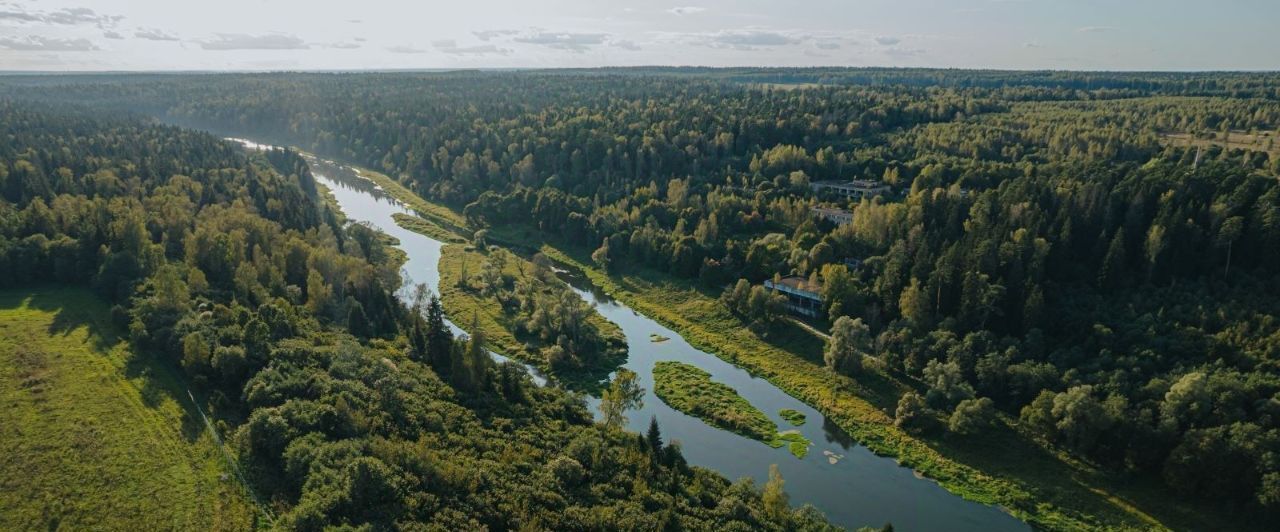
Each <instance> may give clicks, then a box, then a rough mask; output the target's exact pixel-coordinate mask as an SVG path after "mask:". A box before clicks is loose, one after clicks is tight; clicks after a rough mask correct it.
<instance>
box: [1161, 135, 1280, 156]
mask: <svg viewBox="0 0 1280 532" xmlns="http://www.w3.org/2000/svg"><path fill="white" fill-rule="evenodd" d="M1211 135H1212V137H1211V138H1204V137H1196V136H1194V135H1191V134H1190V133H1162V134H1161V135H1160V138H1161V139H1162V140H1163V141H1164V142H1166V143H1168V144H1170V145H1173V146H1191V147H1205V148H1207V147H1209V146H1218V147H1225V148H1228V149H1232V150H1245V151H1254V152H1264V153H1271V154H1275V155H1280V139H1278V138H1276V133H1275V132H1273V131H1261V132H1258V133H1253V134H1251V133H1249V132H1247V131H1232V132H1231V133H1230V134H1224V133H1222V132H1216V133H1211Z"/></svg>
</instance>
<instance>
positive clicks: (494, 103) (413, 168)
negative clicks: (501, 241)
mask: <svg viewBox="0 0 1280 532" xmlns="http://www.w3.org/2000/svg"><path fill="white" fill-rule="evenodd" d="M3 86H4V88H3V89H0V90H3V91H4V93H6V94H10V95H13V96H18V97H26V98H37V99H43V100H48V101H76V102H82V103H86V104H91V105H95V106H98V107H102V108H106V109H112V110H116V111H134V112H142V113H146V114H149V115H153V116H156V117H159V118H161V119H163V120H165V121H169V122H173V123H178V124H184V125H190V126H198V127H202V128H206V129H210V130H214V131H218V132H222V133H228V134H241V135H255V136H257V137H259V138H264V139H268V140H272V141H277V142H281V143H287V144H292V145H297V146H301V147H303V148H305V149H308V150H313V151H315V152H317V153H321V154H326V155H329V156H333V157H337V158H341V159H345V160H349V161H354V162H357V163H361V164H365V165H369V166H372V167H377V168H380V169H382V170H384V171H386V172H388V173H389V174H392V175H396V176H400V178H401V179H402V180H403V181H404V182H405V183H406V184H407V185H409V186H410V187H412V188H413V189H414V190H416V191H417V192H419V193H420V194H423V195H425V196H428V197H431V198H434V199H436V200H439V201H442V202H445V203H448V204H451V205H454V206H456V207H458V208H462V209H465V211H464V212H465V213H466V215H467V217H468V219H469V221H471V222H472V223H473V224H475V225H476V226H480V227H484V226H493V227H501V226H504V225H512V224H515V225H522V226H533V227H536V228H539V229H542V230H544V231H547V232H549V233H554V234H556V235H558V238H561V239H563V240H564V241H565V242H567V243H570V244H572V245H578V246H582V247H585V248H587V249H588V250H592V251H594V253H593V257H594V258H595V260H596V262H597V263H598V264H600V265H601V266H602V267H606V268H621V267H637V266H642V267H647V268H652V269H657V270H661V271H664V272H667V273H669V274H671V275H674V276H677V277H683V278H689V279H696V280H697V281H698V282H700V283H702V284H703V285H704V286H705V287H707V289H708V290H714V291H719V290H721V289H723V288H725V287H728V290H729V293H728V294H727V297H726V298H725V300H726V301H728V302H734V301H737V302H739V303H735V304H734V307H735V308H734V310H735V312H736V313H738V314H739V315H740V316H741V317H742V319H743V323H744V326H746V325H748V324H750V325H751V326H752V327H753V328H754V329H756V330H758V331H759V332H760V334H768V328H769V322H770V321H771V319H773V318H774V317H775V316H774V314H777V312H776V311H771V310H770V308H774V307H776V306H771V305H769V304H768V301H767V297H766V295H761V296H758V297H753V296H752V294H750V293H749V290H748V292H746V293H743V294H741V295H735V294H734V291H735V282H736V281H738V280H739V279H745V280H746V282H747V283H749V284H748V285H747V286H750V283H759V282H761V281H763V280H765V279H770V278H774V277H775V276H786V275H799V276H803V277H807V278H809V279H811V280H812V281H814V282H815V283H819V284H820V285H821V286H822V295H823V299H824V303H823V304H824V311H825V314H826V316H827V319H828V321H830V322H832V323H834V324H835V325H836V329H837V331H839V334H840V337H841V338H842V339H841V340H840V342H842V344H841V346H840V347H839V348H838V349H834V350H832V351H831V352H833V353H835V355H832V356H830V357H829V358H828V360H830V361H832V365H833V370H835V371H841V372H846V373H855V372H857V371H859V370H860V369H859V368H860V366H861V365H860V364H851V363H848V360H849V356H848V355H840V354H839V353H860V352H865V353H867V354H870V355H873V356H875V357H876V358H877V359H879V360H880V361H882V362H883V363H884V364H885V365H886V367H888V368H890V370H891V371H894V372H899V373H901V374H903V375H906V376H908V377H909V378H912V379H915V380H917V381H918V382H921V383H923V384H924V386H925V388H926V389H927V394H925V395H924V396H922V397H919V396H912V395H908V396H906V397H904V398H903V403H902V404H901V405H900V407H899V409H898V411H899V414H900V416H899V417H900V421H901V422H903V424H904V425H910V422H909V420H910V419H913V418H914V416H915V414H916V413H917V412H919V411H921V410H922V409H928V410H933V411H938V412H946V413H948V414H947V415H948V416H950V419H951V426H953V427H955V430H956V431H957V432H961V433H964V432H972V431H974V430H981V427H982V426H983V425H984V423H985V418H988V417H989V416H990V415H991V411H992V410H993V409H998V410H1002V411H1004V412H1005V413H1007V414H1008V415H1010V416H1013V417H1015V418H1017V419H1019V420H1020V421H1019V423H1018V424H1019V428H1020V429H1024V430H1026V431H1029V432H1030V433H1032V434H1034V435H1036V436H1037V437H1039V438H1042V439H1043V441H1044V442H1045V444H1046V445H1049V446H1052V447H1054V448H1056V449H1059V450H1064V451H1067V452H1070V453H1073V454H1074V455H1076V456H1077V457H1080V458H1083V459H1086V460H1088V461H1090V462H1092V463H1096V464H1099V465H1101V466H1104V467H1106V468H1109V469H1111V470H1114V471H1119V472H1122V473H1123V474H1127V475H1132V476H1134V477H1135V478H1156V479H1159V481H1160V482H1162V483H1164V484H1165V485H1167V486H1168V487H1169V488H1170V489H1171V490H1173V491H1174V492H1176V493H1178V494H1180V495H1182V496H1188V497H1192V496H1194V497H1201V498H1207V499H1217V500H1222V501H1226V502H1227V503H1228V504H1231V505H1234V507H1238V508H1246V509H1248V510H1249V511H1259V512H1274V511H1276V510H1277V508H1280V462H1278V461H1277V460H1276V456H1280V454H1278V453H1280V372H1278V369H1280V368H1278V367H1277V364H1278V362H1280V322H1278V321H1277V318H1276V316H1277V315H1280V308H1277V305H1278V304H1280V303H1277V302H1278V301H1280V298H1278V297H1277V296H1278V295H1280V182H1278V181H1277V176H1278V175H1280V150H1278V149H1277V146H1276V138H1277V137H1278V136H1280V101H1277V100H1278V99H1280V79H1277V76H1276V75H1274V74H1265V73H1264V74H1247V73H1239V74H1226V73H1221V74H1220V73H1196V74H1176V73H1167V74H1166V73H1140V74H1128V73H1067V72H1031V73H1013V72H998V71H976V72H975V71H942V70H936V71H935V70H895V69H729V70H705V69H610V70H601V71H556V72H523V73H522V72H515V73H510V72H457V73H396V74H390V73H388V74H270V75H268V74H262V75H202V76H167V75H156V76H124V75H111V76H81V77H65V78H63V77H25V78H13V79H8V80H6V81H5V82H4V83H3ZM1171 135H1186V136H1187V138H1191V139H1194V140H1195V141H1196V143H1195V144H1179V143H1177V142H1173V141H1172V140H1171ZM1233 138H1234V139H1237V142H1233V141H1232V139H1233ZM1239 139H1248V142H1247V143H1245V145H1243V146H1241V145H1240V142H1238V141H1239ZM20 153H21V150H18V151H15V150H14V149H10V153H0V157H5V158H6V159H10V160H8V161H7V163H6V164H8V165H9V169H8V174H9V175H10V176H14V175H26V174H25V173H24V172H28V173H29V172H31V170H29V169H24V168H26V167H27V166H31V165H32V164H34V163H30V164H21V162H20V161H23V160H29V159H32V158H31V157H26V158H23V157H22V156H20V155H18V154H20ZM15 157H16V158H15ZM40 175H42V176H45V177H43V178H42V181H30V182H38V183H48V184H41V185H38V186H39V187H42V188H39V189H35V190H24V189H22V187H21V186H19V187H17V188H14V187H13V186H6V188H5V193H6V198H7V200H8V201H9V202H13V204H14V205H16V206H14V207H9V209H10V210H11V211H12V212H13V214H10V215H9V216H8V217H7V218H8V219H12V220H27V219H29V218H30V217H32V216H33V215H32V214H17V212H18V210H19V209H22V210H23V212H26V211H31V210H32V209H33V207H31V205H30V202H31V199H32V198H34V197H37V196H47V195H48V194H50V193H52V192H55V191H57V192H58V193H63V192H62V190H63V189H61V188H58V187H65V186H86V185H84V184H78V183H79V182H80V181H85V180H84V179H83V178H80V177H79V176H80V174H78V173H76V172H71V175H72V176H75V177H74V178H71V179H69V181H70V183H72V184H71V185H61V184H59V183H61V181H60V180H59V178H58V177H57V176H59V175H60V174H59V172H58V169H57V167H56V165H54V166H49V165H48V164H45V165H43V167H42V169H41V170H40ZM850 178H865V179H873V180H881V181H883V182H885V183H887V184H889V185H891V186H893V187H894V192H893V193H891V194H888V195H887V197H880V198H876V199H868V200H861V201H856V202H853V201H842V200H833V199H832V198H831V197H829V196H823V195H821V194H815V193H814V191H812V190H811V189H810V186H809V185H810V184H811V183H813V182H816V181H820V180H833V179H850ZM90 181H92V182H94V183H96V181H93V180H90ZM14 182H15V181H14V179H13V178H12V177H11V178H10V180H9V181H7V183H14ZM18 182H20V183H28V182H29V180H28V179H25V178H23V179H20V180H18ZM24 186H28V185H24ZM28 188H29V186H28ZM10 189H13V191H12V192H10ZM72 190H75V189H72ZM188 195H189V194H188ZM252 197H253V196H252V194H249V195H248V197H247V198H246V200H245V201H249V200H248V198H252ZM188 201H198V200H197V199H188ZM818 205H825V206H828V207H837V208H845V209H848V210H850V211H852V218H853V221H852V223H849V224H846V225H840V226H836V225H834V224H832V223H830V222H828V221H824V220H820V219H815V218H814V217H813V216H812V214H811V208H812V207H815V206H818ZM257 209H258V210H259V211H260V212H265V213H270V212H272V211H271V210H270V206H269V205H262V206H257ZM279 216H284V217H285V218H284V220H291V221H290V222H289V223H292V224H295V225H298V227H297V228H296V230H297V231H298V232H300V233H302V232H305V231H318V230H317V229H313V228H312V226H309V225H305V224H307V223H310V224H313V225H314V224H318V223H319V222H317V221H316V219H311V218H308V217H307V215H305V214H302V213H299V214H297V215H296V216H297V217H298V219H296V220H294V219H293V218H291V217H289V216H287V213H280V214H279ZM36 217H37V218H38V217H39V216H38V215H36ZM317 219H318V218H317ZM27 223H30V222H25V221H24V222H22V223H21V224H19V223H17V222H14V223H13V224H11V225H14V227H27V226H26V225H23V224H27ZM281 223H284V222H283V221H282V222H281ZM331 225H332V224H329V226H331ZM329 226H322V227H321V229H323V228H324V227H329ZM340 229H341V228H338V229H334V228H330V229H329V231H331V232H333V233H335V234H337V233H340V232H341V231H340ZM163 233H164V231H163V230H161V229H160V228H157V229H156V230H153V233H152V235H153V237H154V238H153V240H155V239H157V238H160V236H162V235H163ZM57 234H58V233H52V234H47V235H46V236H47V237H48V238H50V239H53V238H54V237H56V236H57ZM299 238H302V237H299ZM51 241H53V240H51ZM22 245H24V246H25V245H27V244H22ZM41 245H50V244H43V243H42V244H41ZM21 249H25V248H21ZM94 249H96V246H95V248H94ZM178 251H179V249H174V250H173V252H172V253H173V254H174V255H173V256H174V257H175V258H177V257H178V256H179V255H181V254H179V253H178ZM23 252H24V253H26V251H23ZM50 253H53V252H50ZM185 253H186V255H187V256H188V257H189V256H190V255H191V254H192V252H191V251H186V252H185ZM197 256H199V254H198V253H197ZM51 260H52V259H51ZM855 264H856V266H855ZM40 271H45V270H40ZM51 271H57V269H56V268H54V269H53V270H51ZM77 271H80V270H77ZM286 271H287V269H286ZM209 277H210V280H209V285H210V290H212V289H214V288H221V289H224V290H234V288H233V286H232V285H225V284H224V285H218V284H216V283H215V282H214V279H215V278H217V279H219V280H220V282H224V283H225V282H227V281H225V280H224V279H223V278H221V277H217V276H216V275H213V274H210V275H209ZM238 277H240V276H239V275H238V273H237V274H236V275H234V276H233V277H232V279H234V278H238ZM372 277H373V278H374V279H376V278H377V276H372ZM258 279H259V284H262V285H263V286H270V284H269V282H267V283H265V284H264V282H263V280H269V279H270V275H269V274H267V273H264V271H263V270H259V272H258ZM323 282H324V284H325V285H326V286H330V287H334V289H335V290H336V289H337V287H338V286H339V285H338V284H335V283H336V282H338V281H335V280H333V279H324V281H323ZM342 282H345V281H342ZM372 282H373V281H372V280H370V281H368V282H366V285H368V284H371V283H372ZM287 285H288V283H284V284H283V286H287ZM297 286H302V285H297ZM359 286H360V285H359V284H357V290H356V293H361V292H360V290H359ZM738 286H742V285H740V284H739V285H738ZM342 297H345V294H344V295H343V296H342ZM342 297H339V298H338V300H341V299H342ZM356 300H357V301H360V302H361V304H363V305H365V306H366V307H372V308H378V309H381V308H382V307H380V306H378V305H379V304H378V303H369V302H368V301H361V300H360V298H359V297H356ZM254 301H258V302H259V303H261V301H259V300H254ZM756 301H758V304H757V303H756ZM775 310H776V309H775ZM378 312H382V311H381V310H379V311H378ZM392 314H394V313H393V312H388V314H386V315H387V316H391V315H392ZM378 316H379V318H378V319H379V320H384V318H381V316H383V314H378ZM395 319H399V320H403V319H404V318H402V317H395V318H386V320H392V321H394V320H395ZM855 322H856V323H855ZM388 323H389V322H388ZM386 327H390V325H387V326H386ZM548 393H549V392H548Z"/></svg>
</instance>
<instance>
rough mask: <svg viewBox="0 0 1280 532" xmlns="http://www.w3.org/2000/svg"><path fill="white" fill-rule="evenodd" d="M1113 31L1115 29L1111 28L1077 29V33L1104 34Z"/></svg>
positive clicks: (1086, 27)
mask: <svg viewBox="0 0 1280 532" xmlns="http://www.w3.org/2000/svg"><path fill="white" fill-rule="evenodd" d="M1112 30H1115V28H1113V27H1111V26H1085V27H1082V28H1076V32H1077V33H1103V32H1107V31H1112Z"/></svg>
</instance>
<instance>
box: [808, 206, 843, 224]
mask: <svg viewBox="0 0 1280 532" xmlns="http://www.w3.org/2000/svg"><path fill="white" fill-rule="evenodd" d="M812 212H813V215H814V216H815V217H817V218H820V219H823V220H826V221H828V222H831V223H833V224H836V225H847V224H851V223H853V212H852V211H847V210H844V209H833V208H830V207H814V208H813V209H812Z"/></svg>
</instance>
